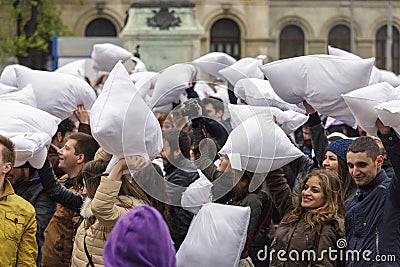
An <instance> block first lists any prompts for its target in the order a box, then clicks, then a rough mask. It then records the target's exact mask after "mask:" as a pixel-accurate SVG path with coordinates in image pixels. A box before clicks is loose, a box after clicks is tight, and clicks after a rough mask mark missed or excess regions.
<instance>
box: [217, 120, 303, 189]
mask: <svg viewBox="0 0 400 267" xmlns="http://www.w3.org/2000/svg"><path fill="white" fill-rule="evenodd" d="M220 153H221V154H226V155H227V156H228V157H229V160H230V163H231V166H232V168H233V169H237V170H243V169H244V170H247V171H251V172H255V173H268V172H270V171H273V170H276V169H278V168H281V167H282V166H284V165H286V164H287V163H289V162H291V161H293V160H294V159H296V158H298V157H300V156H302V155H304V154H303V153H302V152H301V151H300V150H299V149H298V148H297V147H296V146H295V145H294V144H292V143H291V142H290V140H289V138H288V137H287V136H286V134H285V133H284V132H283V130H282V129H281V128H280V127H279V126H278V125H276V124H275V123H274V122H273V120H272V115H271V114H266V113H263V114H258V115H255V116H252V117H250V118H249V119H247V120H245V121H244V122H243V123H242V124H240V125H239V126H237V127H236V128H235V129H233V131H232V132H231V133H230V135H229V136H228V140H227V141H226V143H225V145H224V146H223V147H222V149H221V150H220ZM257 187H258V186H257ZM257 187H256V188H257ZM253 188H254V187H253Z"/></svg>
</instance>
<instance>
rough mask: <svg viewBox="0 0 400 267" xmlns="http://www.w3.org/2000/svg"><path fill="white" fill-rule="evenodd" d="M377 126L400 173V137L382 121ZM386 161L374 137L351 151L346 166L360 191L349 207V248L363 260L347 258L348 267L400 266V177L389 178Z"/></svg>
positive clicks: (359, 141)
mask: <svg viewBox="0 0 400 267" xmlns="http://www.w3.org/2000/svg"><path fill="white" fill-rule="evenodd" d="M377 126H378V129H379V133H378V136H379V138H380V139H381V140H382V143H383V145H384V146H385V148H386V151H387V153H388V157H389V158H390V159H391V160H392V162H394V164H393V167H394V169H395V171H396V170H398V171H400V162H399V161H400V154H399V152H398V151H399V147H400V146H399V145H400V141H399V138H398V137H397V136H396V133H395V132H394V131H393V129H390V128H389V127H386V126H384V125H383V124H382V123H381V122H380V121H378V122H377ZM383 161H384V157H383V155H382V154H381V151H380V149H379V147H378V145H377V143H376V141H375V140H374V139H373V138H372V137H366V136H361V137H359V138H357V139H356V140H355V141H353V143H352V144H351V145H350V147H349V149H348V152H347V165H348V167H349V172H350V174H351V176H352V177H353V179H354V182H355V183H356V184H357V187H358V190H357V193H356V195H355V196H354V198H353V199H352V200H350V201H349V202H348V203H347V204H346V217H345V229H346V239H347V247H346V249H347V250H349V251H352V252H357V251H358V253H359V255H360V258H359V259H357V258H354V259H352V258H351V257H350V258H348V259H346V260H347V266H376V265H379V266H400V182H399V179H398V176H396V175H395V176H394V177H393V178H392V179H390V178H389V177H388V176H387V175H386V173H385V171H384V170H383V169H382V164H383ZM396 174H397V175H399V174H400V172H396ZM349 255H350V254H349ZM365 255H366V256H365ZM393 257H395V259H394V258H393ZM385 260H386V261H385ZM378 261H379V262H378Z"/></svg>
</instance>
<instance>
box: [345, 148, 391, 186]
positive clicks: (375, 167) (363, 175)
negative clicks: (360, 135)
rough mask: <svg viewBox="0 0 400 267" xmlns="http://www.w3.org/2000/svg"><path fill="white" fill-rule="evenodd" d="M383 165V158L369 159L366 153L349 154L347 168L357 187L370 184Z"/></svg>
mask: <svg viewBox="0 0 400 267" xmlns="http://www.w3.org/2000/svg"><path fill="white" fill-rule="evenodd" d="M382 163H383V156H381V155H379V156H378V157H377V158H376V159H372V158H370V157H368V155H367V153H366V152H359V153H353V152H351V151H349V152H347V166H348V167H349V172H350V174H351V176H352V177H353V179H354V182H355V183H356V184H357V186H365V185H367V184H369V183H370V182H371V181H372V180H373V179H374V178H375V177H376V175H377V174H378V172H380V170H381V166H382Z"/></svg>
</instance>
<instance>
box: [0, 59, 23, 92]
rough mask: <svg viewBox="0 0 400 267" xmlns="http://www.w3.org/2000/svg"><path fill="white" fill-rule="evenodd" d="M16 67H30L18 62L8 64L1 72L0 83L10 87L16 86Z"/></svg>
mask: <svg viewBox="0 0 400 267" xmlns="http://www.w3.org/2000/svg"><path fill="white" fill-rule="evenodd" d="M16 69H22V70H30V68H28V67H25V66H23V65H19V64H12V65H8V66H6V67H5V68H4V70H3V72H2V73H1V75H0V83H3V84H5V85H9V86H12V87H18V81H17V76H16V74H15V70H16Z"/></svg>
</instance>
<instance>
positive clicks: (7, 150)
mask: <svg viewBox="0 0 400 267" xmlns="http://www.w3.org/2000/svg"><path fill="white" fill-rule="evenodd" d="M0 144H2V145H3V149H2V150H1V156H2V158H3V162H4V163H7V162H11V169H10V171H9V172H8V173H6V177H7V175H8V174H9V173H10V172H11V170H12V167H13V166H14V163H15V145H14V143H13V142H12V141H11V140H10V139H9V138H8V137H5V136H3V135H0Z"/></svg>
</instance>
